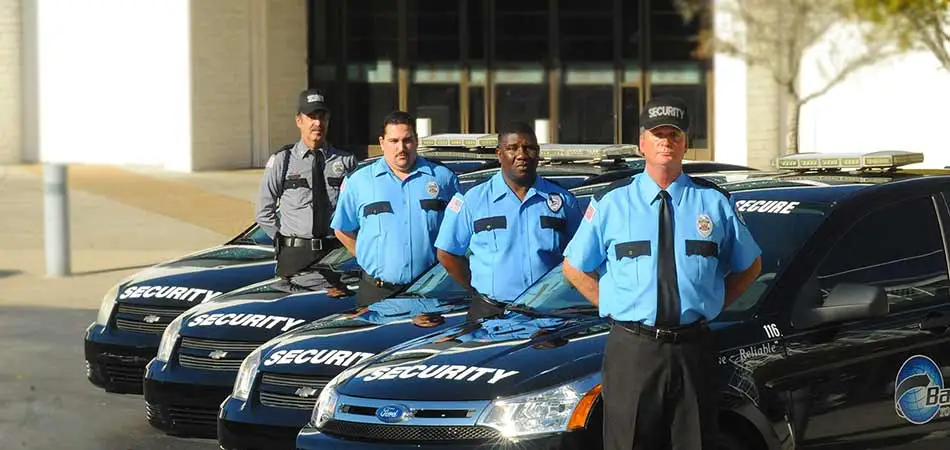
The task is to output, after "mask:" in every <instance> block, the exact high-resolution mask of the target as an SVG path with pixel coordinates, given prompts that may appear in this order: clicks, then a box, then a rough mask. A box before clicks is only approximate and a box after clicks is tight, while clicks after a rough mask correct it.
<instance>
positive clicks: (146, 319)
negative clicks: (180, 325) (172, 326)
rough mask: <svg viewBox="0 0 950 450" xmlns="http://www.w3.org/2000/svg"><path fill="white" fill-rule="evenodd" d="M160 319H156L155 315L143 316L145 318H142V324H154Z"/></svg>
mask: <svg viewBox="0 0 950 450" xmlns="http://www.w3.org/2000/svg"><path fill="white" fill-rule="evenodd" d="M160 319H161V317H158V316H156V315H152V314H149V315H147V316H145V317H143V318H142V322H145V323H155V322H158V321H159V320H160Z"/></svg>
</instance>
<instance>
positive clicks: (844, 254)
mask: <svg viewBox="0 0 950 450" xmlns="http://www.w3.org/2000/svg"><path fill="white" fill-rule="evenodd" d="M945 206H946V205H945V203H943V200H942V197H938V198H934V197H930V196H921V197H917V198H908V199H903V200H900V201H898V202H895V203H891V204H889V205H886V206H883V207H879V208H876V209H873V210H871V211H870V212H869V213H868V214H866V215H865V216H863V217H861V218H860V219H859V220H857V221H853V223H854V225H853V227H851V228H850V229H848V230H847V231H845V232H844V233H843V234H841V235H840V237H839V238H838V239H836V242H835V243H834V244H833V246H832V247H831V249H830V251H829V252H828V253H827V254H826V255H825V257H824V258H823V259H822V260H821V262H820V263H819V264H818V265H817V268H816V270H815V271H814V274H813V276H812V277H811V278H810V282H809V283H806V286H805V287H803V288H802V289H803V292H802V295H801V296H800V297H799V303H798V304H797V305H796V306H797V307H802V304H801V303H800V302H801V301H805V302H812V301H814V302H817V306H821V305H822V304H823V303H822V302H828V299H829V298H830V296H833V295H837V294H835V292H836V289H838V291H837V293H838V294H840V293H841V292H845V291H844V290H843V289H844V288H845V287H846V285H845V284H846V283H857V284H860V285H865V286H875V287H880V288H882V289H883V291H884V292H885V293H886V298H887V308H882V309H881V311H882V313H880V314H879V315H877V316H876V317H868V318H865V319H861V320H851V321H844V322H840V321H829V322H828V323H824V324H822V323H818V324H815V325H814V326H811V327H809V328H807V329H800V327H796V325H795V324H794V323H793V326H792V328H791V329H790V331H789V332H788V333H786V335H785V342H786V352H787V357H786V358H785V361H783V366H784V367H785V368H786V369H785V373H784V374H782V375H781V376H780V377H779V379H778V380H775V381H773V382H772V384H773V385H776V386H778V389H780V390H781V391H782V392H783V394H784V395H783V397H784V399H785V401H786V402H787V404H786V411H787V415H788V417H789V422H790V426H791V428H792V434H793V435H794V436H795V442H796V448H823V449H824V448H828V449H831V448H834V449H866V448H873V449H884V448H898V447H902V446H904V445H908V444H910V443H912V442H916V441H918V440H922V439H927V442H928V445H936V447H934V448H948V445H950V440H947V433H946V431H947V429H948V427H950V419H948V418H947V415H948V414H947V413H948V412H950V398H948V391H944V390H943V388H944V387H945V384H944V381H943V378H945V377H948V376H950V370H947V368H950V334H948V333H947V326H946V325H947V324H948V321H947V319H948V318H950V296H948V287H950V281H948V268H947V264H948V263H947V261H948V259H947V253H946V236H945V233H944V232H943V230H942V229H941V227H940V220H938V217H941V218H943V220H944V222H947V219H946V212H945V210H944V208H945ZM843 283H844V284H843ZM809 290H813V291H814V292H813V293H809ZM809 299H810V300H809ZM882 304H883V302H882ZM947 380H948V381H950V378H947ZM928 397H929V400H931V401H928ZM904 448H906V447H904ZM911 448H913V447H911ZM927 448H930V447H927Z"/></svg>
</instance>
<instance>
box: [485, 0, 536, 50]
mask: <svg viewBox="0 0 950 450" xmlns="http://www.w3.org/2000/svg"><path fill="white" fill-rule="evenodd" d="M494 26H495V58H496V59H497V60H499V61H539V60H543V59H545V58H547V56H548V47H549V46H548V40H549V39H548V38H549V36H548V0H517V1H514V0H496V1H495V23H494Z"/></svg>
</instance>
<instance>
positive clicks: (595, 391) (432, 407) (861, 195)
mask: <svg viewBox="0 0 950 450" xmlns="http://www.w3.org/2000/svg"><path fill="white" fill-rule="evenodd" d="M922 156H923V155H921V154H915V153H907V152H876V153H871V154H854V155H849V154H837V155H814V154H801V155H794V156H790V157H785V158H782V159H781V160H780V161H779V167H780V168H782V169H788V171H787V172H786V173H784V174H780V175H773V176H768V177H761V178H756V179H749V180H745V181H739V182H733V183H726V184H725V187H726V189H728V191H729V192H731V195H732V198H733V199H734V200H735V203H736V206H737V209H738V210H739V211H740V213H741V215H742V216H743V217H744V220H745V221H746V223H747V224H748V226H749V228H750V230H751V231H752V233H753V235H754V236H755V238H756V239H757V241H758V242H759V244H760V246H761V247H762V250H763V261H762V273H761V275H760V276H759V277H758V279H757V280H756V281H755V283H754V284H753V285H752V286H751V288H750V289H749V290H748V291H747V292H745V293H744V295H742V296H741V297H740V298H739V299H738V300H737V301H736V302H735V303H734V304H732V305H731V306H730V307H729V309H728V310H726V311H724V312H723V313H722V314H721V315H720V316H719V317H718V318H717V319H716V320H715V321H713V322H712V324H711V327H712V328H713V330H714V331H713V336H714V339H715V340H716V343H717V345H718V347H719V348H720V353H719V356H718V362H719V369H720V370H719V371H718V372H717V373H713V374H709V376H715V377H717V381H718V383H719V385H720V387H721V394H722V395H721V414H720V427H721V431H722V433H721V439H720V443H721V448H723V449H746V450H760V449H770V450H771V449H785V448H823V449H824V448H835V449H858V448H861V449H864V448H888V447H897V446H907V445H911V444H913V443H915V442H922V441H924V440H928V439H929V440H930V441H931V443H933V444H936V445H937V446H935V447H934V448H941V447H946V446H947V445H948V444H950V440H948V433H946V430H947V427H948V422H947V420H948V417H950V387H948V386H947V385H946V384H945V381H944V380H945V378H946V376H948V375H950V371H948V369H947V367H948V366H950V332H948V330H950V276H948V261H950V253H948V251H947V249H948V244H950V241H948V231H950V226H948V224H950V207H948V204H950V176H922V175H919V174H916V173H914V171H912V170H903V169H898V167H899V166H902V165H906V164H910V163H914V162H919V161H922ZM842 168H845V169H852V168H854V170H847V171H841V170H840V169H842ZM559 271H560V269H555V270H554V271H552V272H551V273H549V274H547V275H546V276H545V277H544V278H543V279H542V280H540V281H539V282H538V283H537V284H535V285H534V286H533V287H532V288H530V289H529V290H528V291H527V292H526V293H525V294H524V295H522V296H521V297H520V298H519V299H518V300H517V302H516V304H515V306H512V307H510V308H509V310H508V311H507V312H506V315H505V318H503V319H500V320H489V321H483V322H481V323H480V324H479V326H478V327H477V328H475V329H466V328H464V327H452V328H449V329H446V330H443V331H441V332H438V333H436V334H433V335H428V336H425V337H422V338H418V339H415V340H412V341H409V342H406V343H403V344H399V345H397V346H395V347H392V348H390V349H388V350H386V351H384V352H381V353H379V354H377V355H376V356H373V357H369V358H367V359H365V360H363V362H361V363H359V364H357V365H354V366H351V367H349V368H347V369H346V370H344V371H343V372H342V373H341V374H340V375H338V376H337V377H335V378H333V379H332V380H330V381H329V382H328V383H327V384H326V385H325V386H324V387H323V389H322V391H321V393H320V395H319V397H318V400H317V405H316V406H315V408H314V411H313V415H312V419H311V421H310V423H309V424H308V426H307V427H305V428H304V429H303V430H302V431H301V433H300V434H299V435H298V439H297V448H298V449H317V448H321V449H322V448H335V449H357V448H359V449H363V448H387V449H391V448H404V447H405V448H408V447H410V446H411V447H412V448H453V449H456V448H473V449H474V448H512V449H514V448H518V449H531V448H539V449H540V448H544V449H555V448H561V449H574V448H577V449H581V448H585V449H586V448H599V446H600V445H601V442H600V439H601V431H600V429H601V425H602V424H601V418H602V411H601V408H602V406H601V399H600V367H601V359H602V353H603V346H604V342H605V338H606V333H607V331H608V330H609V327H610V325H609V323H608V322H607V321H606V320H604V319H602V318H600V317H598V315H597V313H596V310H595V309H594V308H592V307H591V305H590V304H589V303H588V302H587V301H586V300H585V299H584V298H583V297H582V296H581V295H580V294H579V293H578V292H577V291H576V290H575V289H573V288H572V287H571V286H570V285H569V284H568V283H566V282H565V281H564V280H563V276H562V275H561V273H560V272H559ZM661 431H662V430H658V432H661ZM904 448H908V447H904Z"/></svg>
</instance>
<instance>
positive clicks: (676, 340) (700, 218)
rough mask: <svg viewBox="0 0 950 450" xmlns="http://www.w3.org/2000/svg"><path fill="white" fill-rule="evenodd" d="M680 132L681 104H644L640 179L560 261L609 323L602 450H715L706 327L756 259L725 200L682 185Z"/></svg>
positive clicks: (712, 189) (605, 203) (714, 191)
mask: <svg viewBox="0 0 950 450" xmlns="http://www.w3.org/2000/svg"><path fill="white" fill-rule="evenodd" d="M688 125H689V115H688V111H687V107H686V104H685V103H684V102H683V101H682V100H680V99H678V98H657V99H653V100H651V101H649V102H647V104H646V105H645V107H644V109H643V113H642V114H641V116H640V126H641V128H640V149H641V151H642V153H643V155H644V159H645V160H646V168H645V171H644V173H641V174H639V175H636V176H634V177H632V178H629V179H625V180H621V181H618V182H616V183H614V184H613V185H611V186H609V187H607V188H605V189H604V190H603V191H601V192H600V193H598V194H597V195H595V196H594V199H593V200H592V201H591V203H590V205H589V207H588V209H587V211H586V212H585V214H584V220H583V221H582V222H581V226H580V227H579V228H578V230H577V234H576V235H575V236H574V239H573V240H572V241H571V243H570V244H569V245H568V247H567V249H566V250H565V252H564V256H565V259H564V275H565V277H566V278H567V279H568V281H570V282H571V283H572V284H573V285H574V286H575V287H576V288H577V289H578V290H579V291H580V292H581V293H582V294H583V295H584V296H585V297H587V299H589V300H590V302H591V303H593V304H594V305H599V310H600V314H601V316H604V317H608V318H609V320H610V321H611V322H612V323H613V327H612V329H611V331H610V334H609V335H608V338H607V345H606V349H605V354H604V362H603V368H602V370H603V394H602V395H603V398H604V448H605V449H625V450H629V449H630V448H634V449H659V448H670V446H671V445H672V448H683V449H700V448H702V449H715V448H717V446H716V437H717V434H718V430H717V404H716V403H717V399H716V396H717V388H716V384H715V377H714V376H711V374H714V373H716V372H717V365H716V362H715V361H716V359H717V358H716V355H717V354H718V348H717V346H716V345H715V343H713V342H712V339H711V338H712V336H711V334H710V333H709V328H708V326H707V325H706V323H707V322H708V321H711V320H713V319H714V318H716V316H717V315H719V313H720V311H722V310H723V309H724V308H725V307H728V305H729V304H730V303H731V302H732V301H734V300H735V299H736V298H737V297H738V296H739V295H740V294H742V293H743V292H744V291H745V290H746V289H747V288H748V287H749V285H750V284H751V283H752V282H753V281H754V279H755V277H756V276H758V274H759V271H760V270H761V258H760V254H761V250H760V249H759V246H758V244H757V243H756V242H755V240H754V239H753V238H752V235H751V234H750V233H749V230H748V228H746V225H745V223H744V222H743V221H742V218H741V216H739V213H738V212H736V210H735V205H734V203H733V201H732V200H731V199H730V197H729V194H728V193H727V191H725V190H723V189H721V188H719V187H718V186H716V185H715V184H712V183H710V182H708V181H705V180H703V179H700V178H691V177H689V176H687V175H685V174H683V171H682V161H683V156H684V155H685V153H686V133H687V132H688ZM603 264H606V272H605V273H604V276H603V278H601V279H598V275H597V274H598V269H599V268H601V266H602V265H603Z"/></svg>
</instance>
